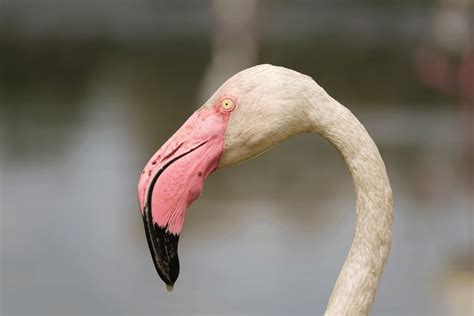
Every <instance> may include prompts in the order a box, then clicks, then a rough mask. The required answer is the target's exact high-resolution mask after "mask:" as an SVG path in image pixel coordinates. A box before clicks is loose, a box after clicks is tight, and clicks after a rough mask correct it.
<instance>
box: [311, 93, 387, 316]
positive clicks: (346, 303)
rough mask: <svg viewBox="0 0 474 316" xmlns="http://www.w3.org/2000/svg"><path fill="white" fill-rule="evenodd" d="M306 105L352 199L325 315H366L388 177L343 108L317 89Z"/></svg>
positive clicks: (380, 246)
mask: <svg viewBox="0 0 474 316" xmlns="http://www.w3.org/2000/svg"><path fill="white" fill-rule="evenodd" d="M316 86H317V85H316ZM309 99H310V100H309V101H310V103H311V104H312V105H311V106H310V109H309V110H308V116H309V118H310V122H311V125H312V128H311V131H312V132H315V133H318V134H320V135H321V136H323V137H324V138H326V139H328V140H329V141H330V142H331V143H332V144H333V145H334V146H335V147H336V148H337V150H338V151H339V152H340V153H341V154H342V156H343V157H344V160H345V161H346V163H347V165H348V167H349V170H350V173H351V175H352V179H353V182H354V186H355V192H356V197H357V203H356V204H357V215H356V227H355V236H354V240H353V242H352V245H351V248H350V251H349V254H348V255H347V258H346V261H345V262H344V266H343V267H342V270H341V272H340V274H339V277H338V278H337V281H336V285H335V287H334V289H333V291H332V294H331V297H330V299H329V303H328V306H327V310H326V313H325V315H367V314H368V313H369V312H370V309H371V307H372V304H373V302H374V298H375V292H376V289H377V286H378V283H379V280H380V278H381V276H382V273H383V269H384V265H385V262H386V261H387V258H388V255H389V252H390V246H391V242H392V228H391V227H392V192H391V189H390V184H389V180H388V176H387V173H386V170H385V165H384V163H383V160H382V158H381V157H380V154H379V151H378V149H377V146H376V145H375V143H374V142H373V140H372V138H370V136H369V134H368V133H367V131H366V130H365V128H364V127H363V126H362V124H361V123H360V122H359V121H358V120H357V118H356V117H355V116H354V115H353V114H352V113H351V112H350V111H349V110H348V109H347V108H345V107H344V106H342V105H341V104H340V103H338V102H337V101H336V100H334V99H332V98H331V97H330V96H329V95H328V94H327V93H326V92H325V91H324V90H323V89H322V88H320V87H319V86H317V89H315V93H314V95H312V96H310V98H309Z"/></svg>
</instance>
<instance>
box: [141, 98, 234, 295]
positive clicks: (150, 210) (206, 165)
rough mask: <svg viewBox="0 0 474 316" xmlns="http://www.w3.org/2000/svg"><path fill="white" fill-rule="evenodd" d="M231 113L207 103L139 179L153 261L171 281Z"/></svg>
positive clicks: (158, 269)
mask: <svg viewBox="0 0 474 316" xmlns="http://www.w3.org/2000/svg"><path fill="white" fill-rule="evenodd" d="M229 116H230V113H229V112H226V111H221V110H220V108H219V107H218V106H214V107H203V108H201V109H200V110H198V111H196V112H195V113H194V114H193V115H192V116H191V117H190V118H189V119H188V120H187V121H186V122H185V123H184V125H183V126H182V127H181V128H180V129H179V130H178V131H177V132H176V133H175V134H174V135H173V136H172V137H171V138H170V139H169V140H168V141H167V142H166V143H165V144H164V145H163V146H162V147H161V148H160V149H159V150H158V151H157V152H156V153H155V154H154V155H153V156H152V158H151V159H150V161H149V162H148V163H147V164H146V166H145V168H144V169H143V172H142V174H141V176H140V179H139V181H138V201H139V204H140V210H141V212H142V216H143V222H144V224H145V232H146V237H147V240H148V246H149V248H150V251H151V255H152V258H153V263H154V265H155V268H156V270H157V272H158V274H159V276H160V277H161V279H162V280H163V281H164V282H165V283H166V284H167V286H171V287H172V286H173V285H174V283H175V282H176V280H177V278H178V275H179V259H178V241H179V234H180V232H181V228H182V227H183V222H184V216H185V213H186V209H187V208H188V207H189V205H191V203H192V202H194V201H195V200H196V199H197V198H198V197H199V195H200V194H201V190H202V187H203V185H204V181H205V180H206V178H207V177H208V176H209V175H210V174H211V173H212V172H213V171H214V170H215V169H216V168H217V165H218V163H219V159H220V157H221V154H222V150H223V147H224V134H225V130H226V127H227V123H228V121H229Z"/></svg>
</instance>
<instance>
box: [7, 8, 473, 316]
mask: <svg viewBox="0 0 474 316" xmlns="http://www.w3.org/2000/svg"><path fill="white" fill-rule="evenodd" d="M473 12H474V10H473V4H472V3H471V2H470V1H468V0H465V1H464V0H442V1H428V0H411V1H376V0H360V1H349V0H347V1H344V0H327V1H319V0H318V1H309V0H306V1H302V0H297V1H282V0H279V1H263V0H261V1H260V0H252V1H250V0H249V1H217V0H216V1H189V2H184V1H170V2H159V1H150V0H116V1H112V0H102V1H99V0H70V1H61V0H0V184H1V302H0V303H1V309H0V310H1V314H2V315H322V314H323V312H324V309H325V306H326V303H327V300H328V297H329V295H330V293H331V290H332V286H333V284H334V282H335V280H336V277H337V275H338V271H339V270H340V268H341V266H342V263H343V261H344V258H345V256H346V254H347V252H348V249H349V246H350V244H351V240H352V236H353V229H354V217H355V214H354V213H355V212H354V210H355V196H354V191H353V187H352V183H351V178H350V175H349V173H348V171H347V169H346V167H345V165H344V162H343V161H342V159H340V156H339V155H338V153H337V152H336V150H335V149H334V148H333V147H332V146H331V145H330V144H328V143H327V142H326V141H324V140H323V139H321V138H319V137H317V136H314V135H304V136H300V137H297V138H295V139H292V140H290V141H288V142H286V143H285V144H282V145H280V146H278V147H277V148H274V149H273V150H272V151H270V152H268V153H266V154H265V155H263V156H261V157H259V158H257V159H255V160H252V161H250V162H247V163H244V164H241V165H238V166H236V167H233V168H231V169H228V170H224V171H220V172H217V173H215V174H214V175H212V176H211V177H210V178H209V179H208V181H207V183H206V186H205V188H204V192H203V195H202V197H201V199H200V200H198V201H197V202H196V203H195V204H193V206H192V207H191V208H190V209H189V210H188V216H187V218H186V222H185V227H184V232H183V234H182V237H181V242H180V258H181V266H182V270H181V275H180V278H179V280H178V283H177V284H176V287H175V290H174V292H172V293H167V292H166V290H165V289H164V285H163V283H162V282H161V280H160V279H159V278H158V276H157V275H156V272H155V270H154V267H153V264H152V261H151V257H150V254H149V250H148V247H147V244H146V240H145V235H144V231H143V225H142V221H141V216H140V213H139V210H138V206H137V200H136V196H135V190H136V183H137V179H138V175H139V173H140V171H141V168H142V167H143V166H144V164H145V162H146V161H147V160H148V158H149V157H150V156H151V155H152V154H153V153H154V152H155V150H156V149H158V148H159V147H160V146H161V144H162V143H163V142H164V141H165V140H166V139H167V138H168V137H169V136H170V135H171V134H172V133H173V132H174V131H175V130H176V129H177V128H178V127H179V126H180V125H181V124H182V123H183V122H184V121H185V119H186V118H187V117H188V116H189V115H190V114H191V113H192V112H193V111H194V110H195V109H196V108H197V107H198V106H199V105H200V104H202V103H203V101H204V100H206V98H207V97H208V96H209V95H210V93H211V92H212V91H214V90H215V89H216V88H217V87H218V86H219V85H220V83H222V81H223V80H225V79H226V78H228V77H229V76H230V75H232V74H233V73H235V72H237V71H239V70H241V69H244V68H246V67H249V66H252V65H255V64H259V63H272V64H276V65H282V66H285V67H288V68H293V69H295V70H298V71H300V72H303V73H305V74H308V75H311V76H312V77H313V78H314V79H315V80H316V81H317V82H318V83H319V84H320V85H321V86H323V87H324V88H325V89H326V90H327V91H328V92H329V93H330V94H331V95H332V96H333V97H335V98H336V99H337V100H339V101H340V102H341V103H343V104H345V105H346V106H347V107H349V108H350V109H351V111H352V112H353V113H354V114H355V115H356V116H357V117H358V118H359V119H360V120H361V121H362V122H363V124H364V125H365V126H366V128H367V129H368V131H369V133H370V134H371V135H372V136H373V138H374V139H375V141H376V143H377V144H378V146H379V148H380V151H381V153H382V156H383V157H384V159H385V162H386V165H387V169H388V173H389V176H390V179H391V183H392V188H393V192H394V216H395V217H394V226H393V229H394V233H393V236H394V240H393V247H392V253H391V257H390V259H389V262H388V265H387V267H386V270H385V274H384V277H383V279H382V281H381V284H380V287H379V290H378V295H377V299H376V302H375V305H374V307H373V315H472V313H473V306H472V298H473V296H474V295H473V291H474V290H473V282H474V281H473V280H474V268H473V264H474V255H473V207H472V205H473V202H474V201H473V195H472V193H473V160H472V157H473V140H472V138H473V135H474V131H473V104H474V95H473V94H474V92H473V91H474V88H473V87H474V75H473V73H474V71H473V69H474V54H473V45H472V44H473Z"/></svg>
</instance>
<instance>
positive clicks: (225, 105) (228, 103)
mask: <svg viewBox="0 0 474 316" xmlns="http://www.w3.org/2000/svg"><path fill="white" fill-rule="evenodd" d="M221 108H222V110H224V111H232V110H233V109H234V101H232V100H231V99H224V100H222V101H221Z"/></svg>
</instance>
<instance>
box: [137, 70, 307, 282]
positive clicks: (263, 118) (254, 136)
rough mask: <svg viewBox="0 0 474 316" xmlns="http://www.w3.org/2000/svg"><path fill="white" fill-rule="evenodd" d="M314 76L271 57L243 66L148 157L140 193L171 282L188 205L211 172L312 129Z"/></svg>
mask: <svg viewBox="0 0 474 316" xmlns="http://www.w3.org/2000/svg"><path fill="white" fill-rule="evenodd" d="M308 81H311V82H312V83H313V85H314V81H312V79H311V78H309V77H307V76H304V75H302V74H300V73H297V72H295V71H292V70H289V69H286V68H282V67H275V66H271V65H260V66H256V67H253V68H249V69H247V70H244V71H241V72H240V73H238V74H236V75H235V76H233V77H232V78H230V79H229V80H228V81H227V82H226V83H224V84H223V85H222V86H221V87H220V88H219V89H218V90H217V91H216V93H215V94H214V95H213V96H212V97H211V98H210V99H209V100H208V101H207V102H206V103H205V104H204V105H203V106H202V107H201V108H200V109H198V110H197V111H196V112H194V114H192V115H191V117H189V119H188V120H187V121H186V122H185V123H184V124H183V126H182V127H181V128H180V129H179V130H178V131H177V132H176V133H175V134H174V135H173V136H172V137H171V138H170V139H169V140H168V141H166V143H165V144H164V145H163V146H162V147H161V148H160V149H159V150H158V151H157V152H156V153H155V154H154V155H153V156H152V157H151V159H150V160H149V161H148V163H147V164H146V166H145V168H144V169H143V171H142V174H141V176H140V179H139V182H138V200H139V205H140V210H141V212H142V217H143V221H144V225H145V232H146V236H147V241H148V246H149V248H150V251H151V254H152V258H153V262H154V265H155V268H156V270H157V272H158V274H159V276H160V277H161V279H162V280H163V281H164V282H165V283H166V285H167V288H168V289H171V288H172V287H173V285H174V283H175V282H176V280H177V278H178V274H179V260H178V241H179V236H180V233H181V229H182V227H183V221H184V216H185V213H186V209H187V208H188V207H189V206H190V205H191V203H192V202H193V201H195V200H196V199H197V198H198V197H199V195H200V193H201V190H202V187H203V185H204V182H205V180H206V178H207V177H208V176H209V175H210V174H211V173H212V172H213V171H215V170H216V169H219V168H224V167H228V166H231V165H234V164H236V163H239V162H241V161H244V160H247V159H250V158H252V157H255V156H257V155H259V154H261V153H263V152H264V151H266V150H268V149H269V148H270V147H271V146H273V145H274V144H276V143H280V142H282V141H284V140H285V139H287V138H289V137H291V136H293V135H295V134H299V133H302V132H305V131H307V130H308V126H307V124H306V123H305V121H306V120H305V116H306V115H307V113H306V110H305V109H306V106H305V105H306V104H307V102H308V101H307V94H308V91H307V90H306V89H305V84H298V82H300V83H304V82H308ZM290 86H291V89H290V88H289V87H290Z"/></svg>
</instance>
